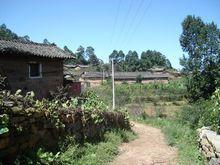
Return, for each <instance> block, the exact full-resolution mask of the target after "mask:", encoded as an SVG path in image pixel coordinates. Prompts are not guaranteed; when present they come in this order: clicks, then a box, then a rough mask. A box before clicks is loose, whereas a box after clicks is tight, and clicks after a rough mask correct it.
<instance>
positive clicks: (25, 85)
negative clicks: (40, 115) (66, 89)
mask: <svg viewBox="0 0 220 165" xmlns="http://www.w3.org/2000/svg"><path fill="white" fill-rule="evenodd" d="M70 58H74V57H73V56H72V55H71V54H68V53H66V52H65V51H63V50H62V49H60V48H59V47H57V46H56V45H55V44H50V45H48V44H41V43H34V42H23V41H17V40H2V39H0V74H1V75H3V76H5V77H7V80H8V84H9V88H10V90H12V91H13V92H14V91H16V90H17V89H21V90H22V91H24V92H27V91H34V92H35V94H36V95H37V97H39V98H43V97H46V96H47V95H48V93H49V91H50V90H55V89H56V88H57V87H58V86H62V85H63V61H64V59H70Z"/></svg>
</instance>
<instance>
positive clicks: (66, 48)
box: [63, 46, 76, 65]
mask: <svg viewBox="0 0 220 165" xmlns="http://www.w3.org/2000/svg"><path fill="white" fill-rule="evenodd" d="M63 49H64V51H65V52H67V53H69V54H71V55H72V56H74V57H75V55H74V53H73V52H72V51H71V50H70V49H69V48H68V47H67V46H64V47H63ZM64 63H65V64H68V65H75V64H76V59H66V60H65V61H64Z"/></svg>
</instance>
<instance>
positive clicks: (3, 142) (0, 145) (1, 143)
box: [0, 137, 9, 149]
mask: <svg viewBox="0 0 220 165" xmlns="http://www.w3.org/2000/svg"><path fill="white" fill-rule="evenodd" d="M8 145H9V137H5V138H1V139H0V149H4V148H6V147H8Z"/></svg>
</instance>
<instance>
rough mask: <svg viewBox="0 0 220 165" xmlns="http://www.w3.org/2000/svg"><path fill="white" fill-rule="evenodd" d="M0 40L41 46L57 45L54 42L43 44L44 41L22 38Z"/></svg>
mask: <svg viewBox="0 0 220 165" xmlns="http://www.w3.org/2000/svg"><path fill="white" fill-rule="evenodd" d="M0 41H10V42H15V43H22V44H29V45H42V46H51V47H57V45H56V44H55V43H52V44H44V43H39V42H34V41H24V40H19V39H4V38H0Z"/></svg>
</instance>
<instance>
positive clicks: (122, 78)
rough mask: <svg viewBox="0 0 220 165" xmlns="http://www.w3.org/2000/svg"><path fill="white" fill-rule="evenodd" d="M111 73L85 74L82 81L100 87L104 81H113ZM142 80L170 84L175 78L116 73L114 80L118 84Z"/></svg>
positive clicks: (170, 76) (171, 76)
mask: <svg viewBox="0 0 220 165" xmlns="http://www.w3.org/2000/svg"><path fill="white" fill-rule="evenodd" d="M111 77H112V75H111V73H107V72H85V73H84V74H83V75H82V77H81V81H83V82H87V83H89V84H90V86H98V85H100V84H101V83H102V81H103V80H107V79H111ZM138 77H139V78H140V79H141V82H142V83H149V82H155V81H157V82H158V81H160V82H164V83H166V82H168V80H170V79H173V78H174V76H173V75H172V74H169V73H160V74H158V73H157V74H154V73H152V72H115V73H114V80H115V83H116V84H120V83H124V82H127V83H135V82H136V81H137V78H138Z"/></svg>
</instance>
